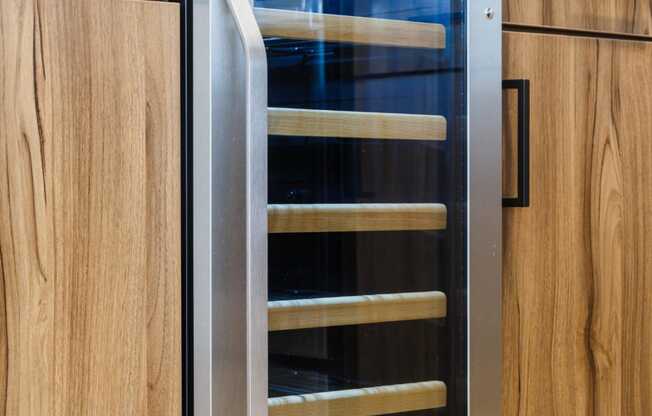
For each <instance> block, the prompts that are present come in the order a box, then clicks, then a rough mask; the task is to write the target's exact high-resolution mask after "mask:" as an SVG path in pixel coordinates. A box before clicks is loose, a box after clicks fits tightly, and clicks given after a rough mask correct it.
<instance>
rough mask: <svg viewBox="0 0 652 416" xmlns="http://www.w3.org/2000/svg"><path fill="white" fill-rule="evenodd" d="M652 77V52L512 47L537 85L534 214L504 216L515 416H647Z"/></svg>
mask: <svg viewBox="0 0 652 416" xmlns="http://www.w3.org/2000/svg"><path fill="white" fill-rule="evenodd" d="M651 75H652V44H650V43H643V42H624V41H615V40H598V39H592V38H575V37H564V36H549V35H541V34H523V33H506V34H505V35H504V77H505V79H510V78H526V79H529V80H530V81H531V85H530V94H531V107H530V109H531V139H530V151H531V158H530V168H531V172H530V174H531V188H530V190H531V192H530V198H531V206H530V207H529V208H525V209H521V208H508V209H505V210H504V274H503V285H504V289H503V291H504V292H503V296H504V305H503V317H504V415H506V416H515V415H519V416H526V415H528V416H529V415H532V416H534V415H536V416H539V415H624V416H636V415H650V414H652V344H651V342H652V319H651V318H652V296H651V295H650V293H652V292H651V290H652V164H651V163H650V161H651V160H652V137H651V133H650V132H651V131H652V121H651V120H650V115H651V114H652V76H651ZM511 112H512V109H511V105H509V106H508V107H506V111H505V114H506V117H505V120H506V122H505V138H504V140H505V145H506V146H507V148H508V149H509V148H512V147H513V146H514V145H515V144H514V143H513V141H512V140H514V139H513V137H514V136H515V132H514V128H513V127H512V126H513V123H512V121H513V117H510V114H511ZM510 153H511V152H509V151H508V152H506V154H508V155H509V154H510ZM509 159H510V158H509V157H507V160H506V169H508V170H509V169H512V166H513V162H512V161H511V160H509ZM508 175H509V173H508Z"/></svg>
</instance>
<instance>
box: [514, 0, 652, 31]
mask: <svg viewBox="0 0 652 416" xmlns="http://www.w3.org/2000/svg"><path fill="white" fill-rule="evenodd" d="M503 21H505V22H510V23H518V24H527V25H539V26H540V25H543V26H555V27H561V28H569V29H582V30H591V31H603V32H615V33H628V34H636V35H652V6H651V3H650V2H649V1H638V0H572V1H568V0H503Z"/></svg>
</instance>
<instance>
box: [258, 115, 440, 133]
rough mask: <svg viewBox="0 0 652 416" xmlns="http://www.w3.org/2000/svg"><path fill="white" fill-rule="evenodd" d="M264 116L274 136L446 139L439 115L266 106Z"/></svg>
mask: <svg viewBox="0 0 652 416" xmlns="http://www.w3.org/2000/svg"><path fill="white" fill-rule="evenodd" d="M267 118H268V122H269V134H270V135H277V136H306V137H348V138H357V139H398V140H440V141H441V140H446V118H444V117H442V116H428V115H419V114H395V113H371V112H357V111H329V110H303V109H293V108H269V109H268V112H267Z"/></svg>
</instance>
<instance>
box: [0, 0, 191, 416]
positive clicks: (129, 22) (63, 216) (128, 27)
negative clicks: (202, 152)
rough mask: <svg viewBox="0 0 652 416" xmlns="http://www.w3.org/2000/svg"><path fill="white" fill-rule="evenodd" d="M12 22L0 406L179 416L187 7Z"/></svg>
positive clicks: (50, 8)
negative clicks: (181, 36)
mask: <svg viewBox="0 0 652 416" xmlns="http://www.w3.org/2000/svg"><path fill="white" fill-rule="evenodd" d="M0 19H1V20H0V42H2V48H0V51H1V53H2V66H1V67H0V68H1V69H0V74H1V76H0V82H2V106H1V108H0V259H1V263H2V269H1V273H2V274H1V279H0V280H1V281H2V283H3V287H4V291H3V292H2V294H3V297H2V302H3V304H4V308H2V314H0V315H3V316H2V319H0V324H2V327H3V328H2V332H3V334H4V337H3V341H2V343H0V344H1V345H4V346H5V348H4V351H3V352H2V353H1V354H0V359H2V360H3V364H2V365H0V373H3V376H2V378H0V379H1V380H4V384H5V387H6V389H0V407H1V408H2V409H3V410H4V414H7V415H19V416H24V415H34V416H42V415H55V416H59V415H60V416H64V415H65V416H68V415H89V414H92V415H116V414H120V415H178V414H179V413H180V384H179V383H180V379H179V378H180V358H181V357H180V345H179V343H180V330H179V328H180V316H179V305H180V290H179V284H180V267H179V255H180V231H179V218H180V212H179V207H180V199H179V198H180V194H179V166H178V165H179V158H180V155H179V95H180V94H179V70H178V68H179V49H178V45H179V41H178V33H179V5H178V4H173V3H157V2H144V1H121V0H87V1H73V0H64V1H57V2H51V1H47V2H46V1H36V0H7V1H3V2H1V3H0Z"/></svg>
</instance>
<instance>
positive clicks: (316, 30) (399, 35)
mask: <svg viewBox="0 0 652 416" xmlns="http://www.w3.org/2000/svg"><path fill="white" fill-rule="evenodd" d="M254 12H255V14H256V20H257V21H258V26H260V31H261V32H262V34H263V36H265V37H280V38H287V39H305V40H321V41H327V42H351V43H358V44H368V45H384V46H397V47H407V48H429V49H443V48H444V47H446V30H445V28H444V26H442V25H440V24H434V23H421V22H410V21H406V20H390V19H376V18H370V17H357V16H343V15H335V14H323V13H308V12H300V11H294V10H279V9H268V8H261V7H256V8H255V9H254Z"/></svg>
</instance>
